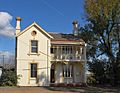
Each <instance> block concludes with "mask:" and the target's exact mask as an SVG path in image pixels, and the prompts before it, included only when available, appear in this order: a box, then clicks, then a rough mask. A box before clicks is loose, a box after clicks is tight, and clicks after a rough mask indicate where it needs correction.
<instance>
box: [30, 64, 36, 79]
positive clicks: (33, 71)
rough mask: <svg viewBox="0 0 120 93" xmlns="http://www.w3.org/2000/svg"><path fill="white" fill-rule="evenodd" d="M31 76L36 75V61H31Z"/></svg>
mask: <svg viewBox="0 0 120 93" xmlns="http://www.w3.org/2000/svg"><path fill="white" fill-rule="evenodd" d="M31 77H32V78H36V77H37V63H31Z"/></svg>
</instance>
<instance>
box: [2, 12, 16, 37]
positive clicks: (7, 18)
mask: <svg viewBox="0 0 120 93" xmlns="http://www.w3.org/2000/svg"><path fill="white" fill-rule="evenodd" d="M11 21H12V16H11V15H10V14H9V13H7V12H0V35H2V36H7V37H14V35H15V28H14V27H13V26H12V25H11V24H10V22H11Z"/></svg>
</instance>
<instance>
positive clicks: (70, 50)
mask: <svg viewBox="0 0 120 93" xmlns="http://www.w3.org/2000/svg"><path fill="white" fill-rule="evenodd" d="M84 60H86V48H85V46H80V45H52V46H51V61H84Z"/></svg>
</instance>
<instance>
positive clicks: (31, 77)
mask: <svg viewBox="0 0 120 93" xmlns="http://www.w3.org/2000/svg"><path fill="white" fill-rule="evenodd" d="M33 64H34V65H36V70H35V71H36V72H35V71H34V72H35V73H36V75H35V76H32V67H31V65H33ZM34 72H33V73H34ZM37 75H38V63H30V78H33V79H35V78H37Z"/></svg>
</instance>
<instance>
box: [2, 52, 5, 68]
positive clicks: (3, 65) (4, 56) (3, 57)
mask: <svg viewBox="0 0 120 93" xmlns="http://www.w3.org/2000/svg"><path fill="white" fill-rule="evenodd" d="M2 56H3V69H4V59H5V55H4V54H3V55H2Z"/></svg>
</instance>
